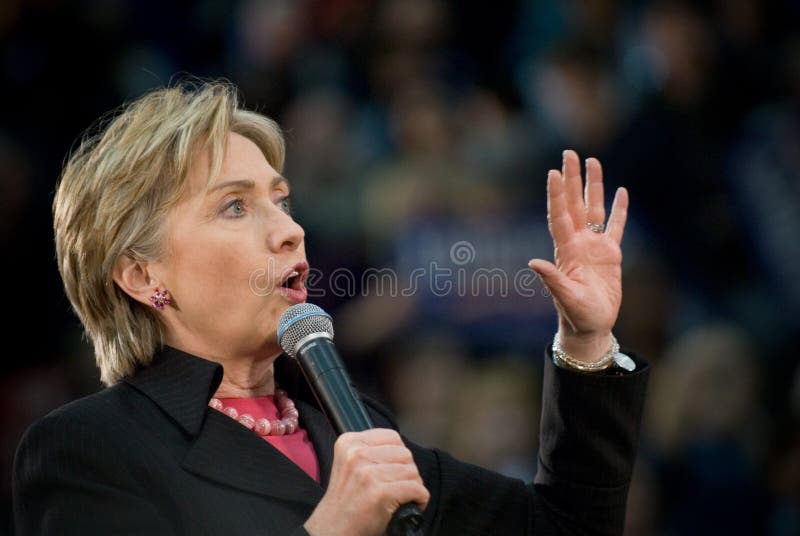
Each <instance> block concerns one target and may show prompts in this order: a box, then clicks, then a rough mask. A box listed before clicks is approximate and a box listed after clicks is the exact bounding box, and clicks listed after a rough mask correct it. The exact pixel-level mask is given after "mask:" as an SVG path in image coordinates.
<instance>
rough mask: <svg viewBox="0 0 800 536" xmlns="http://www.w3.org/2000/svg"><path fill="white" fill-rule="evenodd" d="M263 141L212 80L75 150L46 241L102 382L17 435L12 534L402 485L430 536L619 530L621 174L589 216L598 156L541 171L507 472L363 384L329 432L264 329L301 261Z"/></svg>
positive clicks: (632, 386) (203, 516)
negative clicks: (535, 354) (517, 420)
mask: <svg viewBox="0 0 800 536" xmlns="http://www.w3.org/2000/svg"><path fill="white" fill-rule="evenodd" d="M283 156H284V145H283V140H282V137H281V134H280V131H279V129H278V127H277V126H276V125H275V124H274V123H273V122H272V121H270V120H269V119H267V118H265V117H263V116H260V115H258V114H255V113H253V112H248V111H244V110H242V109H240V108H239V107H238V104H237V101H236V97H235V91H234V90H233V88H231V87H230V86H228V85H224V84H220V83H207V84H200V85H198V86H196V87H188V86H187V87H174V88H169V89H161V90H157V91H154V92H151V93H149V94H147V95H145V96H144V97H142V98H140V99H139V100H138V101H136V102H134V103H132V104H131V105H129V106H127V107H126V108H125V109H124V110H123V111H122V112H121V113H119V114H118V115H117V116H116V117H115V118H114V119H113V120H111V121H110V122H109V123H108V124H107V126H105V128H103V129H102V131H101V132H100V133H99V134H97V135H96V136H94V137H89V138H87V139H85V140H84V142H83V143H82V144H81V146H80V148H79V149H78V150H77V151H76V152H75V153H74V154H73V155H72V156H71V158H70V159H69V161H68V162H67V164H66V166H65V169H64V172H63V175H62V177H61V181H60V184H59V186H58V190H57V192H56V197H55V202H54V219H55V224H54V226H55V237H56V248H57V257H58V263H59V269H60V271H61V275H62V278H63V280H64V286H65V289H66V292H67V295H68V297H69V299H70V301H71V303H72V305H73V307H74V309H75V311H76V313H77V314H78V316H79V317H80V319H81V321H82V322H83V325H84V327H85V330H86V333H87V334H88V336H89V337H90V339H91V340H92V342H93V343H94V347H95V354H96V358H97V364H98V366H99V368H100V372H101V378H102V380H103V382H104V383H105V384H106V385H107V386H108V388H107V389H105V390H103V391H101V392H99V393H96V394H94V395H92V396H89V397H87V398H84V399H82V400H78V401H75V402H73V403H71V404H68V405H67V406H65V407H63V408H60V409H58V410H56V411H54V412H53V413H51V414H50V415H48V416H47V417H45V418H44V419H42V420H41V421H39V422H37V423H36V424H34V425H33V426H32V427H31V428H30V430H29V431H28V432H27V433H26V435H25V437H24V438H23V440H22V442H21V444H20V446H19V449H18V452H17V457H16V460H15V468H14V482H13V488H14V512H15V522H16V525H17V530H18V531H19V533H21V534H111V533H115V534H116V533H124V534H193V535H195V534H226V535H233V534H310V535H313V536H316V535H323V534H325V535H338V534H342V535H345V534H346V535H362V534H363V535H368V534H381V533H382V532H383V531H384V530H385V528H386V526H387V523H388V521H389V519H390V517H391V515H392V512H393V511H394V510H395V509H396V508H397V507H398V505H400V504H404V503H408V502H415V503H417V504H418V505H419V507H420V508H421V509H422V510H424V517H425V527H424V528H425V532H426V533H427V534H458V535H462V534H534V533H535V534H550V533H556V532H559V533H574V532H587V533H590V532H591V533H597V534H618V533H620V532H621V527H622V522H623V518H624V511H625V499H626V493H627V486H628V482H629V479H630V473H631V467H632V464H633V458H634V455H635V445H636V441H637V435H638V424H639V419H640V412H641V405H642V400H643V395H644V386H645V383H646V376H647V373H646V371H645V370H644V369H645V368H646V367H645V366H643V365H641V364H639V366H638V368H637V370H635V371H634V372H632V373H628V372H627V371H624V370H622V369H620V368H619V367H616V366H614V363H615V361H614V359H615V358H616V359H619V356H620V354H618V353H617V352H618V347H617V346H616V345H615V342H614V340H613V337H612V335H611V328H612V327H613V325H614V322H615V320H616V317H617V313H618V310H619V305H620V300H621V286H620V264H621V252H620V248H619V242H620V240H621V238H622V232H623V228H624V225H625V216H626V208H627V194H626V192H625V190H622V189H621V190H620V191H618V192H617V195H616V198H615V201H614V207H613V209H612V212H611V215H610V218H609V220H608V224H607V229H606V230H605V232H603V230H602V227H603V222H604V221H605V211H604V208H603V183H602V176H601V168H600V164H599V162H597V160H593V159H590V160H589V161H587V172H586V173H587V181H586V182H587V184H586V191H585V196H584V195H583V194H582V186H581V177H580V164H579V162H578V157H577V155H576V154H575V153H574V152H571V151H567V152H565V157H564V167H563V171H562V172H558V171H555V170H552V171H550V172H549V175H548V201H549V204H548V206H549V214H548V217H549V223H550V230H551V233H552V236H553V240H554V243H555V246H556V264H552V263H550V262H547V261H544V260H541V259H536V260H533V261H531V263H530V266H531V268H532V269H534V270H536V271H537V272H538V273H539V274H540V275H541V277H542V279H543V281H544V282H545V284H546V285H547V286H548V287H549V288H550V289H551V291H552V293H553V296H554V297H555V302H556V306H557V308H558V312H559V326H558V330H559V331H558V334H559V335H558V337H557V339H556V343H554V344H555V346H556V347H555V348H554V349H553V352H552V354H551V351H550V350H548V352H547V358H546V365H545V377H544V397H543V410H542V422H541V434H540V435H541V446H540V463H539V470H538V474H537V477H536V483H535V484H530V485H527V486H526V485H525V484H524V483H523V482H520V481H517V480H514V479H510V478H506V477H503V476H501V475H498V474H495V473H492V472H489V471H486V470H483V469H480V468H478V467H474V466H469V465H467V464H463V463H460V462H458V461H456V460H454V459H452V458H451V457H449V456H448V455H447V454H445V453H442V452H440V451H437V450H429V449H424V448H421V447H419V446H417V445H414V444H413V443H411V442H408V441H405V440H404V439H403V438H401V436H400V435H399V434H398V433H397V432H396V431H395V428H396V426H395V424H394V421H393V420H392V417H391V415H389V414H388V412H386V410H385V409H383V408H382V407H381V406H379V405H378V404H376V403H374V402H371V401H367V406H368V410H369V412H370V413H371V416H372V419H373V421H374V422H375V424H376V426H379V428H377V429H374V430H370V431H366V432H360V433H351V434H344V435H342V436H340V437H339V438H338V439H337V438H336V437H335V436H334V433H333V431H332V429H331V427H330V426H329V424H328V423H327V421H326V420H325V418H324V416H323V414H322V413H321V412H320V410H319V408H318V407H317V405H316V404H315V402H314V398H313V396H312V394H311V393H310V392H309V390H308V388H307V386H306V385H305V383H304V381H303V380H302V376H301V375H299V374H298V369H297V367H296V366H295V365H294V364H293V363H292V362H289V361H288V359H287V358H286V357H285V356H282V355H281V350H280V347H279V345H278V341H277V340H276V324H277V321H278V318H279V316H280V315H281V314H282V313H283V311H284V310H285V309H286V308H287V307H289V306H290V305H291V304H293V303H297V302H302V301H304V300H305V299H306V290H305V287H304V281H305V278H306V276H307V274H308V264H307V263H306V256H305V249H304V242H303V229H302V228H301V227H300V226H299V225H298V224H297V223H296V222H294V221H293V220H292V217H291V215H290V211H289V184H288V182H287V181H286V179H284V178H283V177H281V175H280V174H279V171H280V169H281V166H282V163H283ZM254 276H257V278H258V288H257V289H256V288H255V287H254ZM265 287H266V291H265ZM559 344H560V347H559ZM554 360H555V361H554ZM278 383H279V384H280V386H281V388H282V389H278V388H277V385H278ZM533 424H534V423H531V425H532V426H533Z"/></svg>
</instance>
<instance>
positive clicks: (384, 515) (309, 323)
mask: <svg viewBox="0 0 800 536" xmlns="http://www.w3.org/2000/svg"><path fill="white" fill-rule="evenodd" d="M278 340H279V342H280V344H281V347H283V349H284V351H285V352H286V353H287V354H289V355H290V356H292V357H294V358H295V359H297V361H298V363H299V364H300V368H301V369H302V371H303V374H304V375H305V377H306V380H308V382H309V385H310V386H311V389H312V391H314V394H315V395H316V397H317V400H318V401H319V403H320V405H321V406H322V408H323V410H324V411H325V414H326V415H327V416H328V419H329V420H330V422H331V424H332V425H333V427H334V429H335V430H336V433H337V434H340V435H339V439H337V441H336V444H335V446H334V458H333V468H332V471H331V479H330V483H329V485H328V491H327V492H326V493H325V495H324V496H323V498H322V500H321V501H320V503H319V505H317V508H316V509H315V510H314V512H313V513H312V515H311V517H310V518H309V519H308V521H307V522H306V530H308V532H309V533H311V534H312V535H314V536H316V535H318V534H320V535H321V534H326V535H327V534H348V535H350V534H365V535H367V534H369V535H372V534H381V533H383V530H384V528H385V527H386V528H387V533H388V534H389V536H416V535H418V534H420V533H421V526H422V514H421V513H420V509H419V507H418V506H417V505H419V506H421V507H422V508H423V509H424V507H425V506H426V505H427V502H428V499H429V497H430V495H429V493H428V490H427V489H426V488H425V486H424V484H423V483H422V478H421V477H420V475H419V471H418V470H417V466H416V464H414V460H413V458H412V456H411V452H410V451H409V450H408V449H407V448H406V447H405V445H404V444H403V442H402V439H401V438H400V435H399V434H398V433H397V432H396V431H394V430H387V429H373V428H372V422H371V420H370V418H369V415H368V414H367V412H366V410H365V408H364V406H363V404H362V403H361V401H360V400H359V399H358V396H357V395H356V393H355V391H354V390H353V388H352V385H351V381H350V377H349V375H348V374H347V371H346V369H345V368H344V365H343V364H342V361H341V359H340V358H339V354H338V352H337V351H336V347H335V346H334V345H333V323H332V321H331V317H330V315H328V314H327V313H326V312H325V311H323V310H322V309H321V308H319V307H317V306H316V305H312V304H309V303H301V304H297V305H293V306H292V307H290V308H289V309H287V310H286V312H284V314H283V315H282V316H281V318H280V320H279V322H278ZM387 523H388V527H387Z"/></svg>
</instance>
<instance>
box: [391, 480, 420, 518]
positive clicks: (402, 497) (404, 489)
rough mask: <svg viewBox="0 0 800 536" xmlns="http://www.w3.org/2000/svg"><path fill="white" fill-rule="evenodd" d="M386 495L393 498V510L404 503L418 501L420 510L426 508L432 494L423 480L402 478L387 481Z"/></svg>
mask: <svg viewBox="0 0 800 536" xmlns="http://www.w3.org/2000/svg"><path fill="white" fill-rule="evenodd" d="M386 486H387V490H386V495H387V497H390V498H391V500H392V512H394V510H397V509H398V508H400V506H401V505H403V504H408V503H411V502H413V503H416V504H417V506H419V509H420V510H425V508H426V507H427V506H428V501H429V500H430V498H431V494H430V492H429V491H428V488H426V487H425V486H424V485H423V484H422V483H421V482H416V481H410V480H402V481H399V482H391V483H387V484H386Z"/></svg>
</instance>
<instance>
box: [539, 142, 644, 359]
mask: <svg viewBox="0 0 800 536" xmlns="http://www.w3.org/2000/svg"><path fill="white" fill-rule="evenodd" d="M582 183H583V181H582V180H581V166H580V162H579V160H578V155H577V153H576V152H575V151H571V150H568V151H564V163H563V168H562V171H561V172H559V171H557V170H554V169H551V170H550V171H549V172H548V174H547V223H548V227H549V229H550V235H551V236H552V237H553V245H554V247H555V264H553V263H551V262H549V261H546V260H544V259H533V260H531V261H530V262H529V263H528V266H530V267H531V268H532V269H533V270H535V271H536V272H537V273H538V274H539V276H540V277H541V278H542V281H543V282H544V284H545V285H547V287H548V288H549V289H550V292H551V293H552V295H553V300H554V302H555V305H556V309H557V310H558V319H559V324H558V329H559V333H560V337H561V342H562V347H563V348H564V350H565V351H567V352H568V353H570V354H572V355H573V356H574V357H575V358H577V359H580V360H582V361H595V360H597V359H599V358H600V357H601V356H602V355H603V354H604V353H605V352H607V351H608V349H609V348H610V347H611V328H612V327H613V326H614V324H615V323H616V320H617V315H618V314H619V307H620V303H621V302H622V250H621V249H620V241H621V240H622V233H623V231H624V229H625V220H626V219H627V214H628V192H627V190H625V188H619V189H618V190H617V192H616V195H615V196H614V202H613V204H612V207H611V215H610V217H609V218H608V222H607V223H606V224H605V230H604V231H602V228H603V224H604V222H605V215H606V211H605V206H604V198H603V168H602V166H601V165H600V161H599V160H597V159H596V158H589V159H587V160H586V185H585V188H584V187H583V185H582Z"/></svg>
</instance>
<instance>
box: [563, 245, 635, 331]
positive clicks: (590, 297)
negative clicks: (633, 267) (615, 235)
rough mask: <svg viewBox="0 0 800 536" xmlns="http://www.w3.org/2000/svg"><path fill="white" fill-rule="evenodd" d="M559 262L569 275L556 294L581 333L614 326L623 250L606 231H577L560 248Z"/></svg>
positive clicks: (568, 319) (566, 316)
mask: <svg viewBox="0 0 800 536" xmlns="http://www.w3.org/2000/svg"><path fill="white" fill-rule="evenodd" d="M555 261H556V262H555V265H556V268H558V270H559V271H560V272H561V273H562V274H564V275H565V276H566V278H567V280H568V281H567V282H566V283H565V285H564V288H563V291H562V292H560V293H558V294H554V295H553V297H554V299H555V301H556V307H558V310H559V312H560V313H561V314H562V315H563V316H564V319H565V320H566V321H567V322H568V323H569V325H570V326H572V329H573V330H574V331H576V332H578V333H586V332H592V331H602V330H606V329H607V330H609V331H610V330H611V328H612V327H613V326H614V323H615V321H616V319H617V315H618V314H619V307H620V304H621V303H622V283H621V279H622V277H621V276H622V269H621V264H622V250H621V249H620V247H619V244H617V243H616V242H614V240H613V239H611V238H609V237H608V236H606V235H603V234H599V233H596V232H593V231H590V230H589V229H583V230H581V231H579V232H576V233H575V234H574V235H573V236H572V238H571V239H570V240H569V241H568V242H567V243H566V244H564V245H563V246H560V247H558V248H557V249H556V253H555Z"/></svg>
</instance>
